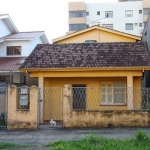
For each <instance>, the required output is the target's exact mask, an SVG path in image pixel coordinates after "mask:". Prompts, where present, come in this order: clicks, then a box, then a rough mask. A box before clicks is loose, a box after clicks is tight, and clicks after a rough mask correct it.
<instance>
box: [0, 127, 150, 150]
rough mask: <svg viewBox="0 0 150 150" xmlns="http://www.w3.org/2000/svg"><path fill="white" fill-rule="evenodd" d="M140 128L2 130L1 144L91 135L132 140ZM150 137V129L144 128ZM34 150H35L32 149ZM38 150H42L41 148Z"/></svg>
mask: <svg viewBox="0 0 150 150" xmlns="http://www.w3.org/2000/svg"><path fill="white" fill-rule="evenodd" d="M138 129H139V128H105V129H63V128H50V127H47V128H44V127H43V128H39V129H37V130H13V131H9V130H6V129H3V128H0V142H2V141H3V142H15V143H23V144H37V145H43V144H47V143H48V142H53V141H56V140H74V139H79V138H82V137H85V136H86V135H87V134H89V133H95V134H97V135H100V136H103V137H106V138H119V139H120V138H130V137H132V136H133V135H134V133H135V132H136V131H137V130H138ZM142 130H144V131H146V133H147V135H149V136H150V128H142ZM32 150H34V149H32ZM36 150H41V148H40V147H39V149H38V148H36Z"/></svg>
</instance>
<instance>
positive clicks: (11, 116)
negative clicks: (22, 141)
mask: <svg viewBox="0 0 150 150" xmlns="http://www.w3.org/2000/svg"><path fill="white" fill-rule="evenodd" d="M17 95H18V93H17V88H16V87H15V86H10V87H9V88H8V122H7V128H8V129H25V128H26V129H36V128H37V126H38V115H37V113H38V104H37V102H38V89H37V87H35V86H33V87H31V88H30V96H29V97H30V98H29V103H30V106H29V110H26V111H25V110H24V111H21V110H20V111H19V110H17Z"/></svg>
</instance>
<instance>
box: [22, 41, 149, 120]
mask: <svg viewBox="0 0 150 150" xmlns="http://www.w3.org/2000/svg"><path fill="white" fill-rule="evenodd" d="M149 65H150V64H149V54H148V49H147V45H146V43H143V42H120V43H119V42H118V43H80V44H41V45H37V46H36V48H35V49H34V51H33V52H32V54H31V55H30V56H29V57H28V58H27V59H26V60H25V62H24V63H23V65H22V66H21V68H20V71H23V72H28V73H29V75H30V77H33V78H38V84H39V87H40V88H41V90H40V99H41V104H40V109H41V114H42V116H41V118H42V119H41V120H42V121H46V120H49V119H50V118H53V119H55V120H61V114H62V88H63V86H64V85H66V84H70V85H71V87H72V89H71V91H72V98H71V100H70V105H71V108H72V110H89V111H93V110H94V111H95V110H96V111H104V110H110V109H111V110H135V109H142V105H141V104H142V93H141V79H142V78H143V77H144V71H145V70H149V69H150V67H149ZM42 121H41V122H42Z"/></svg>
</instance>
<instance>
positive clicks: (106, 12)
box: [105, 11, 114, 18]
mask: <svg viewBox="0 0 150 150" xmlns="http://www.w3.org/2000/svg"><path fill="white" fill-rule="evenodd" d="M108 14H112V16H110V17H109V15H108ZM113 15H114V14H113V11H105V18H113Z"/></svg>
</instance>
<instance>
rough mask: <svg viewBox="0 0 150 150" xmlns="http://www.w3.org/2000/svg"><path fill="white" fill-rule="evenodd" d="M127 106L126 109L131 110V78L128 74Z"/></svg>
mask: <svg viewBox="0 0 150 150" xmlns="http://www.w3.org/2000/svg"><path fill="white" fill-rule="evenodd" d="M127 100H128V102H127V104H128V109H129V110H132V109H133V76H132V75H131V74H130V75H128V76H127Z"/></svg>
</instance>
